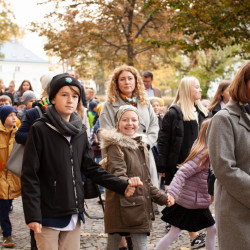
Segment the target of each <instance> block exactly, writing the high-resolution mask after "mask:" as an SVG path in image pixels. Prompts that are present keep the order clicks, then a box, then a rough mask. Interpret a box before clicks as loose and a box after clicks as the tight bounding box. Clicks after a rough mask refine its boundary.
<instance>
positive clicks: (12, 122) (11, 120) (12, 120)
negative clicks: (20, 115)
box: [4, 112, 17, 128]
mask: <svg viewBox="0 0 250 250" xmlns="http://www.w3.org/2000/svg"><path fill="white" fill-rule="evenodd" d="M16 122H17V116H16V113H15V112H12V113H10V114H9V115H8V116H7V118H6V120H5V122H4V127H6V128H13V127H14V126H16Z"/></svg>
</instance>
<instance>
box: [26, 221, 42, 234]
mask: <svg viewBox="0 0 250 250" xmlns="http://www.w3.org/2000/svg"><path fill="white" fill-rule="evenodd" d="M28 227H29V228H30V229H31V230H33V231H34V232H35V233H37V234H40V233H41V230H42V225H41V224H40V223H38V222H31V223H29V224H28Z"/></svg>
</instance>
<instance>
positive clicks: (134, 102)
mask: <svg viewBox="0 0 250 250" xmlns="http://www.w3.org/2000/svg"><path fill="white" fill-rule="evenodd" d="M120 96H121V98H122V100H123V101H124V102H126V103H127V104H129V105H132V106H134V107H136V108H137V97H132V98H128V97H127V96H125V95H124V94H122V93H120Z"/></svg>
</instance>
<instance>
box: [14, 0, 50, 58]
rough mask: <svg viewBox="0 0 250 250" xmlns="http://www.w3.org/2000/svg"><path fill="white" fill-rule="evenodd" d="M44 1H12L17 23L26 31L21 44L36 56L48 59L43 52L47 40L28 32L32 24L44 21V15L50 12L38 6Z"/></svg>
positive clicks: (46, 8)
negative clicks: (38, 3)
mask: <svg viewBox="0 0 250 250" xmlns="http://www.w3.org/2000/svg"><path fill="white" fill-rule="evenodd" d="M41 1H42V0H40V1H39V0H10V1H9V2H10V4H11V10H12V11H13V12H14V14H15V17H16V21H15V22H16V23H17V24H18V26H20V27H21V28H24V29H25V30H26V35H25V36H24V38H23V39H22V40H21V44H22V45H23V46H24V47H26V48H28V49H29V50H31V51H32V52H33V53H35V54H36V55H38V56H40V57H42V58H44V59H46V55H45V52H44V51H43V44H44V42H45V38H41V37H39V36H38V35H37V34H35V33H32V32H30V31H28V30H27V27H28V25H29V24H30V23H31V22H38V21H42V19H43V16H44V14H45V13H46V12H47V11H48V7H45V6H42V5H37V4H36V3H37V2H41Z"/></svg>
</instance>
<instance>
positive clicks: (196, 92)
mask: <svg viewBox="0 0 250 250" xmlns="http://www.w3.org/2000/svg"><path fill="white" fill-rule="evenodd" d="M201 92H202V90H201V87H200V83H199V82H195V83H193V84H192V87H191V95H192V98H193V101H194V102H195V101H198V100H200V99H201Z"/></svg>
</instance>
